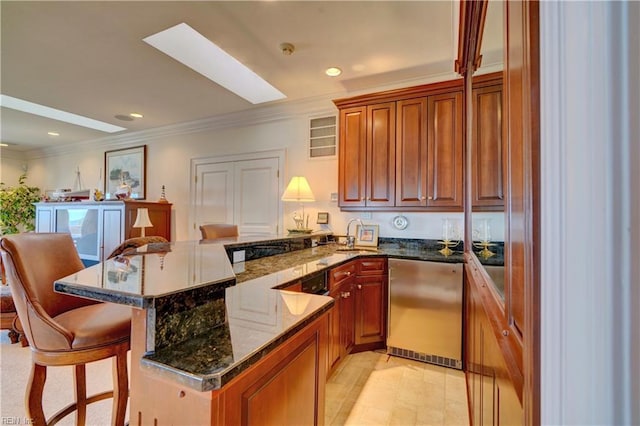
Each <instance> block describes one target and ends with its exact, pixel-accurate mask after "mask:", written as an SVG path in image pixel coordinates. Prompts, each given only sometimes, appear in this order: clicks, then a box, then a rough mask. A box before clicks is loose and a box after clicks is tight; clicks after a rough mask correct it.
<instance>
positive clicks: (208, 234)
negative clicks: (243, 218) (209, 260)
mask: <svg viewBox="0 0 640 426" xmlns="http://www.w3.org/2000/svg"><path fill="white" fill-rule="evenodd" d="M200 233H201V234H202V239H203V240H213V239H215V238H227V237H237V236H238V225H229V224H225V223H209V224H206V225H200Z"/></svg>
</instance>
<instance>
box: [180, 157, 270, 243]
mask: <svg viewBox="0 0 640 426" xmlns="http://www.w3.org/2000/svg"><path fill="white" fill-rule="evenodd" d="M258 155H260V154H258ZM252 157H254V158H251V157H249V158H247V157H245V158H237V157H236V158H232V159H216V158H211V159H199V160H196V162H194V165H193V168H192V171H193V173H194V175H195V184H194V187H193V189H192V201H191V202H192V208H193V219H194V222H193V231H194V236H196V235H197V238H199V237H200V232H199V230H198V227H199V226H200V225H202V224H206V223H232V224H236V225H238V232H239V233H240V234H243V235H247V234H269V235H272V234H277V233H278V223H279V216H280V208H281V207H280V187H281V186H282V185H281V182H280V177H279V171H278V169H279V166H280V163H281V159H280V157H279V156H268V157H263V158H259V157H258V158H255V157H256V156H252ZM209 160H210V161H209ZM225 160H227V161H225Z"/></svg>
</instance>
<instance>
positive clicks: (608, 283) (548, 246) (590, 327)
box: [540, 2, 640, 425]
mask: <svg viewBox="0 0 640 426" xmlns="http://www.w3.org/2000/svg"><path fill="white" fill-rule="evenodd" d="M638 22H640V3H639V2H541V3H540V23H541V27H540V35H541V46H540V53H541V112H542V117H541V118H542V122H541V169H542V183H541V191H540V192H541V211H542V212H541V226H542V237H541V283H540V284H541V312H540V315H541V422H542V424H580V425H587V424H594V425H605V424H607V425H613V424H615V425H638V424H640V405H639V404H638V401H640V314H639V312H640V289H639V287H640V284H639V282H640V278H639V277H640V266H638V259H640V195H639V194H640V148H639V147H638V141H639V140H640V126H639V125H638V117H640V84H639V82H638V78H637V77H638V74H639V73H640V28H639V27H638V25H637V24H638Z"/></svg>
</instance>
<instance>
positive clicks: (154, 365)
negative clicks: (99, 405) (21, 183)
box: [55, 237, 462, 425]
mask: <svg viewBox="0 0 640 426" xmlns="http://www.w3.org/2000/svg"><path fill="white" fill-rule="evenodd" d="M307 239H308V237H307ZM268 243H269V244H267V241H258V242H256V241H254V242H253V245H251V244H250V242H249V241H246V240H244V241H237V240H234V241H227V242H226V243H224V242H217V243H216V242H213V243H209V242H198V241H187V242H177V243H172V244H170V245H166V246H165V245H163V246H161V247H156V246H152V245H149V246H148V247H144V248H141V252H140V255H136V256H130V257H127V258H115V259H111V260H108V261H105V262H103V263H100V264H98V265H94V266H92V267H89V268H86V269H84V270H82V271H80V272H78V273H76V274H74V275H72V276H69V277H65V278H63V279H61V280H59V281H57V282H56V283H55V289H56V291H59V292H63V293H67V294H73V295H77V296H82V297H87V298H92V299H95V300H100V301H107V302H112V303H120V304H125V305H129V306H132V307H133V308H134V309H133V319H132V336H131V346H132V352H131V360H132V362H131V382H130V390H131V392H130V395H131V400H130V413H131V414H130V416H131V418H130V422H129V424H132V425H134V424H150V423H153V422H154V421H158V422H159V423H162V424H165V423H181V424H202V423H210V424H236V423H242V422H245V421H246V422H247V423H251V422H252V421H251V419H253V421H254V422H255V421H256V419H260V422H264V421H265V419H267V418H271V419H273V420H274V421H275V422H281V423H289V424H293V423H298V424H323V422H324V386H325V381H326V376H327V371H328V370H329V367H330V366H329V359H328V353H327V352H328V350H327V348H328V345H329V342H328V338H329V329H328V327H329V320H328V317H329V313H330V311H331V308H332V306H333V304H334V301H333V299H332V298H331V297H327V296H323V295H316V294H308V293H299V292H292V291H288V290H284V288H287V287H290V286H292V285H294V284H296V283H297V282H299V281H300V280H301V279H302V278H304V277H305V276H309V275H313V274H316V273H319V272H324V271H328V270H330V269H331V268H334V267H337V266H340V265H342V264H345V263H347V262H349V261H351V260H354V259H357V258H360V257H363V256H364V257H383V258H386V257H388V256H393V257H406V258H416V259H422V260H434V259H435V258H438V260H440V261H448V262H460V261H461V259H462V256H461V255H454V256H451V257H449V258H445V257H444V256H442V255H440V254H439V253H438V252H437V250H424V249H423V248H411V247H409V248H407V247H404V246H402V247H401V246H394V245H389V246H388V247H387V248H385V249H381V250H379V251H378V252H370V251H339V247H337V246H336V245H335V244H328V245H321V246H317V247H309V248H304V247H305V244H307V243H306V242H305V243H304V244H302V245H299V243H300V241H298V239H297V238H280V239H274V240H270V241H268ZM273 243H275V245H276V246H278V245H280V246H282V245H283V244H284V245H286V244H290V245H291V244H293V245H297V246H296V247H295V248H298V250H293V251H290V252H285V253H283V254H279V255H273V256H269V257H264V258H260V259H256V260H248V261H246V262H242V263H241V264H235V265H232V263H231V262H230V258H232V251H234V250H236V249H238V248H242V247H244V248H247V250H248V247H254V248H255V247H262V248H261V249H260V250H265V247H267V246H270V247H273ZM307 245H308V244H307ZM145 250H146V252H145ZM239 266H240V267H239ZM234 267H235V268H234ZM234 269H235V271H234Z"/></svg>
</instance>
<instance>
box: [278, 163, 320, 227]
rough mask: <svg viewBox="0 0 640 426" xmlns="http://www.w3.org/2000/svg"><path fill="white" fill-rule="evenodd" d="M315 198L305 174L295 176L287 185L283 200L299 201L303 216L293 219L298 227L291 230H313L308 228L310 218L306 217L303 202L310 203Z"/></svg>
mask: <svg viewBox="0 0 640 426" xmlns="http://www.w3.org/2000/svg"><path fill="white" fill-rule="evenodd" d="M315 200H316V199H315V197H314V196H313V192H311V187H310V186H309V182H307V179H306V178H305V177H304V176H294V177H292V178H291V181H290V182H289V185H287V189H285V191H284V194H282V201H297V202H298V203H300V207H301V208H302V218H298V217H297V216H294V218H293V220H294V221H295V222H296V229H289V232H304V233H309V232H311V230H310V229H308V228H307V226H308V225H309V218H308V217H306V219H305V215H304V204H303V203H309V202H312V201H315ZM305 220H306V224H305Z"/></svg>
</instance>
